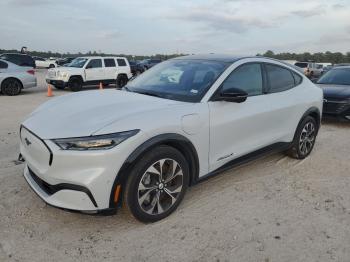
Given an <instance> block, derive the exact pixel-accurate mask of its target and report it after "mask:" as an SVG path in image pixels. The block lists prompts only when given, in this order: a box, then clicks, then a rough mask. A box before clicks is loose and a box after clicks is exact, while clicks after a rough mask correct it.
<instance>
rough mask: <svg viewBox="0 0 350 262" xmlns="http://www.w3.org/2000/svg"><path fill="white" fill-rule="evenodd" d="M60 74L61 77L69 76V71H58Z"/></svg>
mask: <svg viewBox="0 0 350 262" xmlns="http://www.w3.org/2000/svg"><path fill="white" fill-rule="evenodd" d="M58 75H59V76H60V77H66V76H67V72H60V71H58Z"/></svg>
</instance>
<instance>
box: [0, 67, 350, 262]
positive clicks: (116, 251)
mask: <svg viewBox="0 0 350 262" xmlns="http://www.w3.org/2000/svg"><path fill="white" fill-rule="evenodd" d="M43 76H44V72H42V71H41V72H39V73H38V77H39V87H37V88H33V89H31V90H26V91H25V92H23V93H22V94H21V95H20V96H17V97H7V96H0V120H1V122H0V261H135V262H136V261H262V262H273V261H276V262H280V261H293V262H296V261H302V262H312V261H350V124H349V123H338V122H334V121H332V122H330V121H327V122H324V123H323V125H322V128H321V130H320V133H319V136H318V139H317V143H316V146H315V148H314V151H313V153H312V154H311V156H310V157H309V158H307V159H305V160H303V161H297V160H294V159H290V158H288V157H286V156H284V155H283V154H274V155H271V156H268V157H265V158H263V159H259V160H257V161H255V162H253V163H250V164H247V165H245V166H242V167H239V168H236V169H234V170H231V171H229V172H226V173H223V174H221V175H219V176H217V177H214V178H212V179H209V180H207V181H205V182H203V183H201V184H199V185H196V186H194V187H192V188H190V189H189V191H188V192H187V194H186V196H185V199H184V201H183V203H182V204H181V205H180V207H179V208H178V210H177V211H176V212H175V213H174V214H172V215H171V216H170V217H168V218H166V219H164V220H163V221H160V222H158V223H154V224H149V225H144V224H141V223H139V222H137V221H136V220H135V219H133V218H132V217H130V216H129V215H128V214H127V213H126V212H125V210H123V209H122V210H119V213H118V214H117V215H115V216H109V217H94V216H88V215H81V214H74V213H69V212H65V211H62V210H59V209H55V208H52V207H49V206H47V205H46V204H45V203H44V202H43V201H42V200H41V199H39V198H38V197H37V195H35V193H33V191H32V190H31V189H30V188H29V187H28V185H27V184H26V182H25V180H24V178H23V177H22V171H23V164H21V163H18V162H16V158H17V156H18V130H19V125H20V123H21V122H22V121H23V120H24V119H25V118H26V115H28V114H29V113H30V112H31V111H32V110H34V109H35V108H36V107H37V106H38V105H40V104H41V103H43V102H44V101H46V100H48V99H52V98H47V97H46V93H45V92H46V90H45V83H44V80H43ZM66 93H69V91H57V90H54V94H55V96H58V95H61V94H66Z"/></svg>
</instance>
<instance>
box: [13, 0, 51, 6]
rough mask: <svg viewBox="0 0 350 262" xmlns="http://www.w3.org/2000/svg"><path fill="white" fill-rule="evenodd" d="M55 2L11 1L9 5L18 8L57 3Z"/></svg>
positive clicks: (34, 0) (49, 0) (40, 0)
mask: <svg viewBox="0 0 350 262" xmlns="http://www.w3.org/2000/svg"><path fill="white" fill-rule="evenodd" d="M55 2H57V1H55V0H9V1H8V3H9V4H11V5H15V6H18V7H29V6H41V5H49V4H52V3H55Z"/></svg>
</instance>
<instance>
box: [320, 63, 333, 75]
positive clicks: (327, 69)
mask: <svg viewBox="0 0 350 262" xmlns="http://www.w3.org/2000/svg"><path fill="white" fill-rule="evenodd" d="M332 68H333V65H326V66H324V67H323V68H322V74H321V75H324V74H325V73H327V72H328V71H329V70H331V69H332Z"/></svg>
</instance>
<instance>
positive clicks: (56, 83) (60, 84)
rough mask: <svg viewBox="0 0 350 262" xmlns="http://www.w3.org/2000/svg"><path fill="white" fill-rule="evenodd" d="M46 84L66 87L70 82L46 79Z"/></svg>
mask: <svg viewBox="0 0 350 262" xmlns="http://www.w3.org/2000/svg"><path fill="white" fill-rule="evenodd" d="M46 83H48V84H50V85H53V86H57V87H66V86H67V85H68V82H65V81H63V80H55V79H46Z"/></svg>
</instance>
